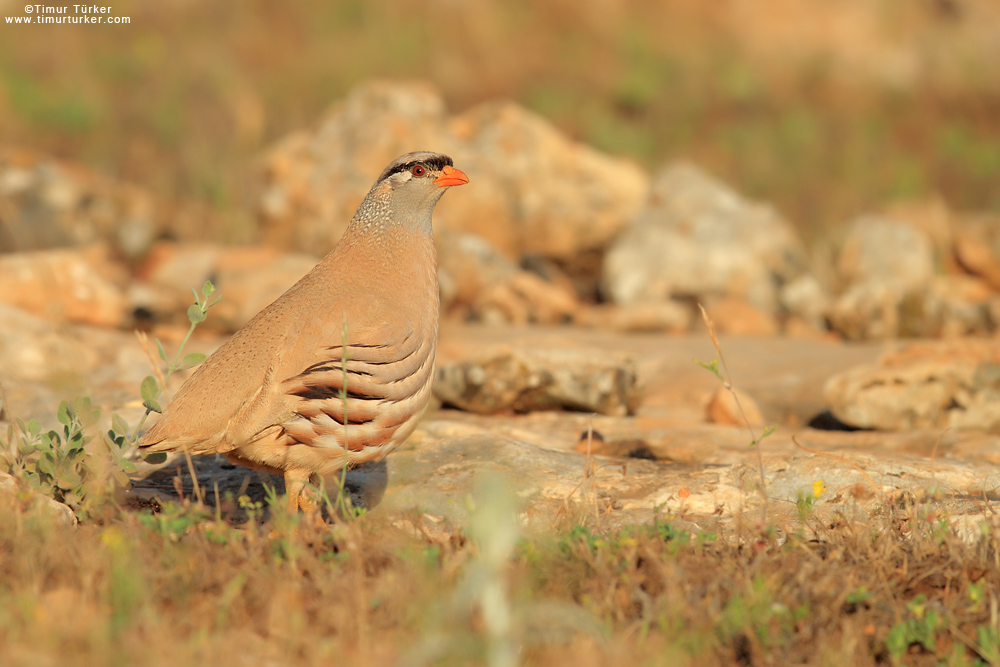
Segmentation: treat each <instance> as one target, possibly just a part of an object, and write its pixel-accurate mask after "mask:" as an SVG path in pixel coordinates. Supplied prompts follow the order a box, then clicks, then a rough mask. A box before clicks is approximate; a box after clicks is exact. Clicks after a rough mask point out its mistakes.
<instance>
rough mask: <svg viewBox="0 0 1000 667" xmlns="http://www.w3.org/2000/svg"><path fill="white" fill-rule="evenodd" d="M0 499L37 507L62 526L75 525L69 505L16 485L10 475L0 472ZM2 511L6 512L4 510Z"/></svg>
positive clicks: (73, 515) (23, 485)
mask: <svg viewBox="0 0 1000 667" xmlns="http://www.w3.org/2000/svg"><path fill="white" fill-rule="evenodd" d="M0 498H4V499H9V500H10V501H11V502H15V503H18V504H23V503H30V504H35V505H38V506H39V507H41V508H42V510H43V511H44V512H45V513H46V514H49V515H51V516H53V517H54V518H55V519H56V520H57V521H58V522H59V523H61V524H63V525H64V526H73V525H76V514H74V513H73V510H72V509H70V507H69V505H66V504H64V503H61V502H59V501H57V500H53V499H52V498H49V497H48V496H43V495H42V494H40V493H38V492H36V491H34V490H33V489H30V488H28V487H27V485H25V484H20V483H18V481H17V479H16V478H14V477H13V476H12V475H8V474H7V473H5V472H3V471H0ZM3 511H7V510H6V509H5V510H3Z"/></svg>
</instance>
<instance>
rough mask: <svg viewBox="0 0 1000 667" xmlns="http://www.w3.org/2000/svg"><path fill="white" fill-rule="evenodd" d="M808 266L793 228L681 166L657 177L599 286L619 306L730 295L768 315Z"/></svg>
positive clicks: (616, 245) (765, 209) (777, 308)
mask: <svg viewBox="0 0 1000 667" xmlns="http://www.w3.org/2000/svg"><path fill="white" fill-rule="evenodd" d="M806 266H807V261H806V257H805V253H804V251H803V249H802V246H801V244H800V242H799V240H798V238H797V237H796V235H795V232H794V230H793V229H792V227H791V225H789V224H788V222H786V221H785V220H784V219H782V218H781V217H780V216H779V215H778V213H777V212H775V211H774V209H773V208H771V207H770V206H767V205H764V204H756V203H752V202H749V201H747V200H745V199H743V198H742V197H740V196H739V195H738V194H736V193H735V192H733V191H732V190H730V189H729V188H727V187H726V186H725V185H724V184H723V183H721V182H720V181H718V180H716V179H714V178H713V177H711V176H709V175H708V174H706V173H704V172H703V171H701V170H700V169H698V168H697V167H694V166H692V165H689V164H683V163H682V164H673V165H669V166H667V167H666V168H664V169H662V170H661V171H660V172H659V173H657V174H656V176H655V178H654V182H653V189H652V193H651V195H650V197H649V200H648V202H647V203H646V207H645V208H644V209H643V211H642V212H641V213H640V214H639V215H638V217H637V218H636V219H635V221H634V222H633V223H632V225H631V226H630V227H629V228H628V229H627V230H626V231H625V232H624V233H623V234H622V235H621V236H620V237H619V238H618V240H616V241H615V242H614V244H613V245H612V247H611V249H610V250H609V252H608V255H607V257H606V258H605V262H604V273H603V284H604V289H605V292H606V294H607V295H608V296H610V297H611V299H612V300H614V302H616V303H619V304H630V303H637V302H642V301H657V300H665V299H668V298H670V297H694V298H697V299H698V300H699V301H702V302H703V303H706V304H710V303H712V302H714V301H718V300H720V299H722V298H725V297H734V298H737V299H740V300H742V301H744V302H746V303H748V304H750V305H751V306H753V307H754V308H757V309H759V310H760V311H762V312H764V313H767V314H769V315H772V316H773V315H777V314H778V313H779V311H780V304H779V290H780V289H781V287H782V286H783V285H785V284H786V283H789V282H791V281H793V280H795V279H796V278H798V277H800V276H802V275H804V274H806ZM808 310H809V309H807V311H808Z"/></svg>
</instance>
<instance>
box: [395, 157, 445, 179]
mask: <svg viewBox="0 0 1000 667" xmlns="http://www.w3.org/2000/svg"><path fill="white" fill-rule="evenodd" d="M418 164H422V165H424V166H425V167H427V168H428V169H430V170H431V171H441V170H442V169H444V168H445V165H447V166H449V167H451V166H453V165H454V162H453V161H452V159H451V158H450V157H448V156H447V155H433V154H432V155H428V156H427V157H426V158H424V159H417V160H407V161H406V162H401V163H399V164H391V165H389V166H388V167H386V168H385V171H383V172H382V175H381V176H379V177H378V180H379V181H380V182H381V181H384V180H385V179H387V178H389V177H390V176H392V175H393V174H398V173H400V172H403V171H409V170H410V169H411V168H413V167H414V166H416V165H418Z"/></svg>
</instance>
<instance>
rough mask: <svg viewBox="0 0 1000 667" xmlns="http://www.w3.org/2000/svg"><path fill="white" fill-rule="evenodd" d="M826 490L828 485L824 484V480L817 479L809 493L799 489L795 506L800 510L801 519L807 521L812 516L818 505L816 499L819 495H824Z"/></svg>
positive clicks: (803, 521)
mask: <svg viewBox="0 0 1000 667" xmlns="http://www.w3.org/2000/svg"><path fill="white" fill-rule="evenodd" d="M824 491H826V485H824V484H823V480H817V481H815V482H813V485H812V489H811V491H810V492H809V493H803V492H802V491H799V492H797V493H796V495H795V508H796V509H797V510H798V512H799V520H801V521H802V523H805V522H807V521H808V520H809V517H811V516H812V513H813V509H814V508H815V506H816V501H817V500H819V497H820V496H821V495H823V492H824Z"/></svg>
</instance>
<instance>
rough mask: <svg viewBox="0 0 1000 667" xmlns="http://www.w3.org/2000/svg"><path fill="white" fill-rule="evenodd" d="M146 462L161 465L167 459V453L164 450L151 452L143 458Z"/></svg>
mask: <svg viewBox="0 0 1000 667" xmlns="http://www.w3.org/2000/svg"><path fill="white" fill-rule="evenodd" d="M143 460H144V461H145V462H146V463H149V464H151V465H154V466H155V465H159V464H160V463H163V462H164V461H166V460H167V455H166V454H165V453H164V452H156V453H155V454H150V455H148V456H146V457H145V458H144V459H143Z"/></svg>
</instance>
